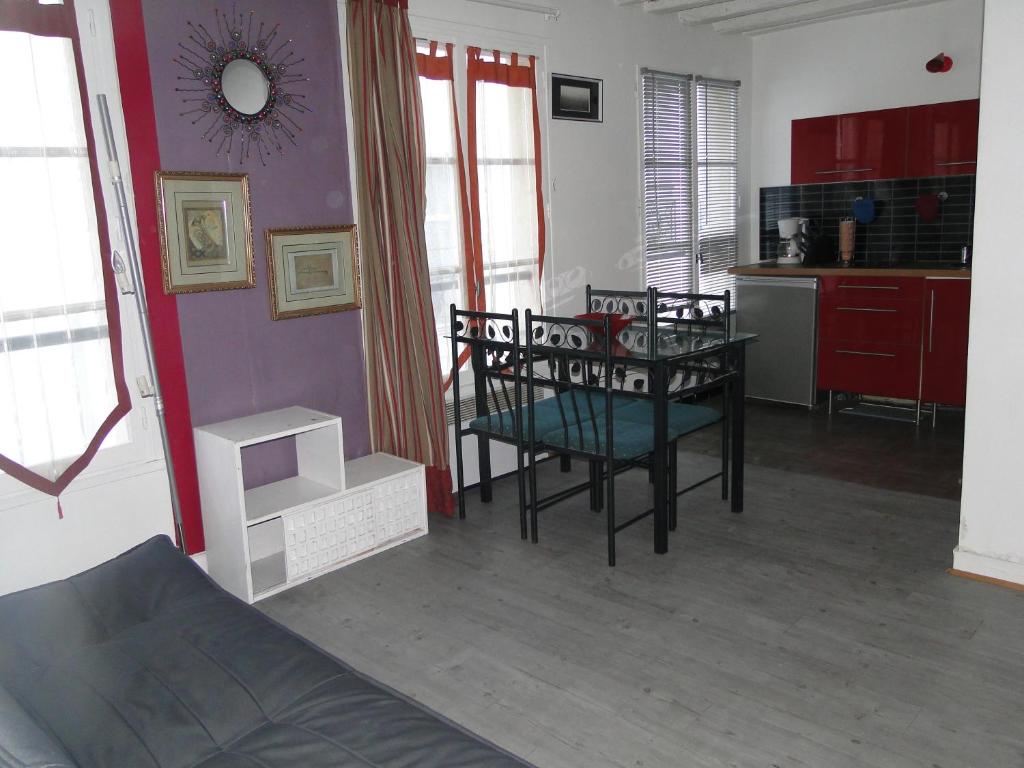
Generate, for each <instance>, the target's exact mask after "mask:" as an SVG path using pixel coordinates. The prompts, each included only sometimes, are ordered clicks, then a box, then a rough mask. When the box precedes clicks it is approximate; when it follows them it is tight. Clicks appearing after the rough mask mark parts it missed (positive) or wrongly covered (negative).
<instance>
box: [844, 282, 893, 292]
mask: <svg viewBox="0 0 1024 768" xmlns="http://www.w3.org/2000/svg"><path fill="white" fill-rule="evenodd" d="M839 287H840V288H860V289H862V290H865V291H898V290H899V289H900V287H899V286H898V285H849V284H848V283H840V284H839Z"/></svg>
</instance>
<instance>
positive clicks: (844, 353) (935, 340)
mask: <svg viewBox="0 0 1024 768" xmlns="http://www.w3.org/2000/svg"><path fill="white" fill-rule="evenodd" d="M970 298H971V281H970V280H969V279H962V278H955V279H943V278H884V277H878V278H876V277H851V278H847V277H822V278H821V282H820V291H819V300H818V388H819V389H830V390H839V391H844V392H856V393H858V394H862V395H875V396H878V397H895V398H901V399H906V400H918V399H920V400H923V401H924V402H926V403H939V404H941V405H954V406H962V405H964V403H965V400H966V389H967V330H968V318H969V312H970Z"/></svg>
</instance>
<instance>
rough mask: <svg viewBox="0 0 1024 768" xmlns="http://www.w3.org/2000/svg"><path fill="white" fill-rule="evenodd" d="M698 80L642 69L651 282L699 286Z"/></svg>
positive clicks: (667, 286) (678, 286) (646, 227)
mask: <svg viewBox="0 0 1024 768" xmlns="http://www.w3.org/2000/svg"><path fill="white" fill-rule="evenodd" d="M691 85H692V78H691V77H690V76H689V75H673V74H669V73H666V72H656V71H654V70H650V69H644V70H642V71H641V89H642V94H641V110H640V112H641V123H642V124H641V136H642V143H643V147H642V152H643V178H642V180H641V185H642V188H641V208H642V225H643V249H644V266H645V272H646V284H647V285H653V286H656V287H658V288H660V289H662V290H666V291H689V290H691V289H692V288H693V287H694V274H693V273H694V270H693V264H694V258H693V257H694V250H693V249H694V237H693V190H694V185H693V176H694V173H693V121H692V109H691Z"/></svg>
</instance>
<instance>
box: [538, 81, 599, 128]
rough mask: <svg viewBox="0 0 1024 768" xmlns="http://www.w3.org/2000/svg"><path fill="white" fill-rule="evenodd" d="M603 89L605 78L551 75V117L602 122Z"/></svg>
mask: <svg viewBox="0 0 1024 768" xmlns="http://www.w3.org/2000/svg"><path fill="white" fill-rule="evenodd" d="M603 91H604V81H603V80H595V79H594V78H592V77H573V76H572V75H551V117H552V118H554V119H555V120H582V121H584V122H588V123H602V122H604V93H603Z"/></svg>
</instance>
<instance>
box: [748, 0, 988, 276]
mask: <svg viewBox="0 0 1024 768" xmlns="http://www.w3.org/2000/svg"><path fill="white" fill-rule="evenodd" d="M982 8H983V3H982V1H981V0H946V2H942V3H935V4H930V5H923V6H917V7H911V8H902V9H897V10H893V11H885V12H881V13H870V14H867V15H864V16H855V17H851V18H846V19H838V20H836V21H831V22H824V23H821V24H815V25H813V26H808V27H800V28H797V29H790V30H784V31H781V32H774V33H772V34H767V35H760V36H758V37H755V38H754V87H753V125H754V131H753V140H752V145H751V163H752V165H751V180H752V187H751V190H750V194H751V202H752V205H751V209H752V210H753V211H754V213H755V214H756V213H757V195H758V190H759V189H760V188H761V187H770V186H778V185H783V184H789V179H790V124H791V122H792V121H793V120H794V119H797V118H802V117H816V116H818V115H833V114H840V113H844V112H861V111H866V110H870V109H888V108H890V107H903V106H909V105H913V104H932V103H936V102H941V101H957V100H960V99H974V98H977V97H978V82H979V76H980V75H979V73H980V62H981V26H982ZM940 51H944V52H945V53H946V54H947V55H949V56H951V57H952V58H953V59H954V67H953V69H952V71H950V72H947V73H944V74H931V73H929V72H927V71H925V68H924V64H925V62H926V61H928V60H929V59H930V58H932V57H933V56H935V55H936V54H937V53H939V52H940ZM757 226H758V225H757V220H756V218H754V219H753V220H752V221H751V230H750V233H749V237H750V238H751V239H749V240H748V242H752V243H754V248H752V249H749V250H748V251H747V252H745V253H743V254H741V261H742V260H743V257H744V256H746V257H747V260H748V261H756V260H757V253H756V244H757V239H756V238H757Z"/></svg>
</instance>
